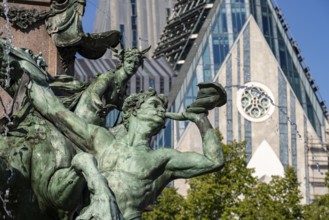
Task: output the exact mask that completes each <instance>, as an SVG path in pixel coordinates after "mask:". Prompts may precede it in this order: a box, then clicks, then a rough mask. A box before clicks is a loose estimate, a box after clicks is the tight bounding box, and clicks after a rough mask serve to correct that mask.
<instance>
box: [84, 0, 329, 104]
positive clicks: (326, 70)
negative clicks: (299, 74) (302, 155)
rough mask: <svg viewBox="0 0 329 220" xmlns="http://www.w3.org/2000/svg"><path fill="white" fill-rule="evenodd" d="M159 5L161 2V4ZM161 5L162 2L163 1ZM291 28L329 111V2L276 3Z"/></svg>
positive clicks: (89, 13) (91, 14) (92, 3)
mask: <svg viewBox="0 0 329 220" xmlns="http://www.w3.org/2000/svg"><path fill="white" fill-rule="evenodd" d="M158 1H160V0H158ZM161 1H162V0H161ZM273 1H275V2H276V3H277V4H278V6H279V8H280V9H281V12H282V13H283V16H284V18H285V21H286V22H287V24H288V27H289V33H290V35H291V36H293V38H294V39H295V41H296V42H297V44H298V46H299V48H300V49H301V55H302V56H303V57H304V61H303V62H304V65H305V66H308V67H309V68H310V72H311V75H312V77H313V79H314V80H315V84H316V85H317V86H318V87H319V92H318V93H317V94H318V97H320V100H324V101H325V103H326V105H327V107H328V109H329V42H328V40H329V0H273ZM97 7H98V0H87V7H86V11H85V15H84V19H83V25H84V30H85V32H92V31H93V25H94V21H95V14H96V11H97Z"/></svg>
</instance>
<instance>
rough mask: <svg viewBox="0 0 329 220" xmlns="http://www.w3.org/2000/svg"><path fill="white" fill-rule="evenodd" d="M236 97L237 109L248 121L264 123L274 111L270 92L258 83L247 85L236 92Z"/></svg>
mask: <svg viewBox="0 0 329 220" xmlns="http://www.w3.org/2000/svg"><path fill="white" fill-rule="evenodd" d="M237 95H238V97H237V98H238V99H237V106H238V109H239V111H240V113H241V114H242V115H243V116H244V117H245V118H246V119H248V120H250V121H254V122H260V121H264V120H266V119H267V118H268V117H270V116H271V114H272V113H273V111H274V97H273V95H272V92H271V91H270V90H269V89H268V88H267V87H266V86H264V85H262V84H260V83H256V82H250V83H247V84H246V85H245V86H244V87H243V89H240V90H239V91H238V94H237Z"/></svg>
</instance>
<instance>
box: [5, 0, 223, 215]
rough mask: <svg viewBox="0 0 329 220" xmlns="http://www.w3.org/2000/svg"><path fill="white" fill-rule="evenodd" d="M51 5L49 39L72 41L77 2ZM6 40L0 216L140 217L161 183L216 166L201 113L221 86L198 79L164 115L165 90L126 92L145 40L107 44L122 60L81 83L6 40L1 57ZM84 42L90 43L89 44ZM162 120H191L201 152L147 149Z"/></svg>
mask: <svg viewBox="0 0 329 220" xmlns="http://www.w3.org/2000/svg"><path fill="white" fill-rule="evenodd" d="M52 4H53V9H52V10H53V14H52V15H53V17H50V16H48V21H47V22H50V23H49V26H48V31H49V30H51V31H50V32H49V33H50V35H51V36H52V38H53V40H54V42H55V43H56V42H57V43H56V45H57V46H58V47H63V48H64V49H65V48H69V47H75V48H77V47H79V45H80V44H81V43H82V42H84V41H83V39H84V38H83V34H82V35H80V34H81V33H83V32H82V29H81V27H80V26H79V22H81V21H80V19H81V14H83V12H82V11H83V7H84V5H85V1H84V0H80V1H79V0H75V1H68V0H60V1H55V0H54V1H52ZM55 6H56V7H55ZM64 6H65V7H64ZM60 9H61V10H60ZM56 10H57V11H56ZM56 16H58V17H61V16H62V17H64V18H65V19H63V20H58V17H56ZM72 25H73V26H72ZM75 25H78V26H75ZM96 41H97V40H96ZM96 41H95V42H96ZM100 42H101V41H100ZM86 45H87V44H86ZM5 47H6V43H5V41H4V40H2V39H0V61H1V63H0V64H1V65H0V85H1V87H2V91H1V93H0V94H1V95H0V99H1V100H0V101H1V103H2V106H0V107H2V109H4V110H3V112H2V113H1V115H0V127H1V129H0V131H1V133H2V134H3V135H2V136H1V137H0V196H1V203H2V205H3V206H2V207H0V214H1V215H2V216H5V217H6V218H7V219H33V220H41V219H42V220H57V219H58V220H69V219H78V220H91V219H97V220H121V219H127V220H130V219H141V213H142V212H143V211H144V210H145V209H146V208H147V207H148V205H149V204H151V203H152V202H154V200H155V199H156V197H157V196H158V195H159V194H160V193H161V191H162V190H163V188H164V187H165V186H166V185H167V184H168V183H169V182H170V181H172V180H175V179H178V178H191V177H194V176H198V175H201V174H205V173H209V172H214V171H217V170H219V169H221V168H222V167H223V165H224V158H223V152H222V148H221V145H220V140H219V138H218V136H217V133H216V131H215V130H214V129H213V128H212V126H211V124H210V123H209V120H208V118H207V114H208V110H211V109H213V108H214V107H219V106H222V105H224V104H225V103H226V93H225V90H224V89H223V87H222V86H221V85H219V84H217V83H202V84H199V93H198V97H197V99H196V100H195V102H193V103H192V104H191V105H190V106H189V107H188V108H187V109H186V111H184V112H182V113H169V112H166V107H167V98H166V97H165V96H164V95H161V94H157V93H156V92H155V90H154V89H149V90H148V91H145V92H140V93H138V94H132V95H130V96H129V97H126V86H127V83H128V81H129V79H130V78H131V77H132V76H133V75H134V74H135V73H136V71H137V69H138V67H140V66H142V65H143V59H144V54H145V53H146V52H147V51H148V50H149V48H147V49H145V50H143V51H139V50H138V49H123V50H120V51H118V50H114V52H115V53H116V56H117V57H118V58H119V59H120V61H121V64H120V65H119V66H117V68H116V69H114V70H110V71H108V72H106V73H103V74H100V75H99V76H98V77H97V78H96V79H95V80H93V81H92V82H90V83H84V82H80V81H78V80H75V79H74V78H73V77H71V76H66V75H61V76H56V77H52V76H51V75H50V74H48V73H47V71H46V63H45V62H44V60H43V58H42V56H41V55H37V56H35V55H33V53H32V52H31V51H30V50H28V49H22V48H17V47H14V46H10V48H9V49H10V51H9V53H8V55H7V54H6V53H5ZM88 48H89V49H91V51H92V50H96V51H98V46H97V45H95V44H94V45H93V44H88ZM86 51H87V50H86ZM8 64H9V67H10V68H7V67H8V66H7V65H8ZM8 69H9V72H7V70H8ZM5 99H6V100H7V101H6V102H5ZM4 104H5V105H6V106H4ZM113 109H117V110H119V111H122V123H121V124H119V125H117V126H116V127H114V128H111V129H110V130H108V129H106V128H105V127H104V117H105V115H106V114H107V113H109V112H110V111H112V110H113ZM166 119H168V120H188V121H191V122H193V123H195V124H196V126H197V127H198V129H199V131H200V135H201V137H202V147H203V154H199V153H195V152H184V153H183V152H179V151H176V150H174V149H167V148H162V149H157V150H153V149H151V148H150V143H151V139H152V137H153V136H154V135H156V134H158V133H159V131H160V130H161V129H162V128H163V127H164V126H165V120H166Z"/></svg>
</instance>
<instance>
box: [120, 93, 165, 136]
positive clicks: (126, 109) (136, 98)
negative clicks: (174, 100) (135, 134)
mask: <svg viewBox="0 0 329 220" xmlns="http://www.w3.org/2000/svg"><path fill="white" fill-rule="evenodd" d="M153 96H157V97H158V98H159V99H160V100H161V102H162V104H163V106H164V108H167V105H168V99H167V97H166V96H164V95H163V94H159V95H157V92H156V91H155V89H153V88H149V89H148V90H147V91H146V92H143V91H141V92H139V93H134V94H131V95H130V96H129V97H128V98H126V99H125V101H124V103H123V107H122V122H123V124H124V126H125V127H126V128H127V129H128V126H129V118H130V116H131V115H134V116H136V114H137V110H138V109H139V108H140V107H141V105H142V104H143V103H144V102H145V101H146V100H147V99H148V98H150V97H153Z"/></svg>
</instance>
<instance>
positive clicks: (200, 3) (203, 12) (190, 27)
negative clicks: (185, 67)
mask: <svg viewBox="0 0 329 220" xmlns="http://www.w3.org/2000/svg"><path fill="white" fill-rule="evenodd" d="M212 2H214V0H180V1H178V2H177V3H176V5H175V7H174V12H173V13H172V17H171V18H170V20H169V21H168V23H167V26H166V27H165V29H164V31H163V33H162V35H161V38H160V42H159V43H158V47H157V48H156V50H155V52H154V55H153V57H154V58H158V57H160V56H165V57H166V58H167V60H168V62H169V63H170V64H171V65H172V67H173V68H174V69H175V70H177V68H179V66H180V64H182V63H183V62H184V60H185V58H186V56H187V54H188V52H189V50H190V48H191V47H192V46H193V43H194V40H195V39H196V37H197V35H195V34H198V32H199V30H200V28H201V26H202V25H203V23H204V21H205V20H206V18H207V15H208V13H209V10H210V9H211V6H212V5H211V4H212Z"/></svg>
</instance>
